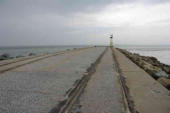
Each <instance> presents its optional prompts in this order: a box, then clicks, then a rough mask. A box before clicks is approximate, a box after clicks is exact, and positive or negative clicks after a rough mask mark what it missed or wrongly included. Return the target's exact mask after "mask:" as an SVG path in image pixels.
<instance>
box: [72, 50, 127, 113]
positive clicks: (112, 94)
mask: <svg viewBox="0 0 170 113" xmlns="http://www.w3.org/2000/svg"><path fill="white" fill-rule="evenodd" d="M113 63H114V61H113V57H112V52H111V49H110V48H109V50H108V51H107V52H106V54H105V55H104V56H103V58H102V59H101V62H100V63H99V65H98V66H97V69H96V72H95V73H94V74H93V75H92V77H91V79H90V80H89V82H88V84H87V86H86V88H85V90H84V92H83V93H82V95H81V96H80V98H79V99H78V101H77V102H76V103H75V105H74V106H73V107H72V110H71V111H70V113H124V111H123V100H122V92H121V87H120V84H119V81H118V74H117V72H115V70H114V67H113Z"/></svg>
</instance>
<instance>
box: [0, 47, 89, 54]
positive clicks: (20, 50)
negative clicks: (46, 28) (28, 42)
mask: <svg viewBox="0 0 170 113" xmlns="http://www.w3.org/2000/svg"><path fill="white" fill-rule="evenodd" d="M82 47H87V46H30V47H0V55H2V54H4V53H8V54H9V55H10V56H12V57H16V56H19V55H21V56H28V54H29V53H35V54H37V55H41V54H45V53H55V52H56V51H62V50H66V49H73V48H82Z"/></svg>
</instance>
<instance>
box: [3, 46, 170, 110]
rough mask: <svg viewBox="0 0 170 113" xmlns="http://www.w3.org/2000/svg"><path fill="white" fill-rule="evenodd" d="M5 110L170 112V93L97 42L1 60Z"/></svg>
mask: <svg viewBox="0 0 170 113" xmlns="http://www.w3.org/2000/svg"><path fill="white" fill-rule="evenodd" d="M0 113H170V93H169V91H168V89H166V88H165V87H163V86H162V85H161V84H160V83H159V82H157V81H156V80H155V79H153V78H152V77H151V76H150V75H148V73H146V72H145V71H144V70H143V69H141V68H140V67H138V66H137V65H136V64H134V63H133V62H132V61H131V60H130V59H128V58H127V57H126V56H125V55H123V54H122V53H121V52H120V51H119V50H117V49H115V48H114V47H98V46H97V47H89V48H80V49H73V50H66V51H60V52H56V53H54V54H46V55H40V56H30V57H21V58H16V59H11V60H4V61H1V62H0Z"/></svg>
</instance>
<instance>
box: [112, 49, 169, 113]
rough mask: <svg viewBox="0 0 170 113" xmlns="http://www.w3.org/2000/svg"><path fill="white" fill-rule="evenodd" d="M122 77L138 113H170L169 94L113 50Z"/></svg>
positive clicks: (146, 74) (141, 70)
mask: <svg viewBox="0 0 170 113" xmlns="http://www.w3.org/2000/svg"><path fill="white" fill-rule="evenodd" d="M115 56H116V58H117V61H118V63H119V66H120V69H121V72H122V76H124V77H125V78H126V79H125V80H126V85H127V87H128V89H129V93H130V96H131V98H132V100H133V103H134V107H135V109H136V110H137V111H138V112H139V113H170V92H169V91H168V90H167V89H166V88H165V87H163V86H162V85H161V84H160V83H158V82H157V81H156V80H155V79H153V78H152V77H151V76H150V75H149V74H148V73H146V72H145V71H144V70H143V69H141V68H140V67H138V66H137V65H136V64H134V63H133V62H132V61H131V60H130V59H128V58H127V57H126V56H125V55H123V54H122V53H121V52H119V51H118V50H116V49H115Z"/></svg>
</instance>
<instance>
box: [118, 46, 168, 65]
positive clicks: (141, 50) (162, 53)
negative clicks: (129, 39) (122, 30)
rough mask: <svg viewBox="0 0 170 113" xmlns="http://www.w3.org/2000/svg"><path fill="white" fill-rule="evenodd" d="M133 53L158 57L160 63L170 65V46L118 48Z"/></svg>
mask: <svg viewBox="0 0 170 113" xmlns="http://www.w3.org/2000/svg"><path fill="white" fill-rule="evenodd" d="M118 47H119V48H123V49H126V50H128V51H130V52H132V53H138V54H140V55H143V56H153V57H156V58H157V59H158V60H159V61H160V62H162V63H164V64H168V65H170V46H118Z"/></svg>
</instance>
